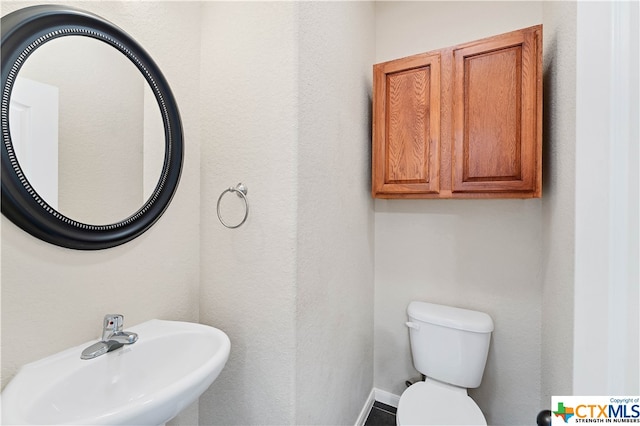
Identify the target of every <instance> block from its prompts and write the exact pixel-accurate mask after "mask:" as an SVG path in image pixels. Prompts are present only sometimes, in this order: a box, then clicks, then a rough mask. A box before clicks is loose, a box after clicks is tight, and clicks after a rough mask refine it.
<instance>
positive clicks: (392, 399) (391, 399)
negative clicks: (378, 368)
mask: <svg viewBox="0 0 640 426" xmlns="http://www.w3.org/2000/svg"><path fill="white" fill-rule="evenodd" d="M373 391H374V393H375V400H376V401H378V402H382V403H383V404H387V405H390V406H392V407H395V408H398V402H400V397H399V396H398V395H395V394H392V393H391V392H387V391H383V390H381V389H376V388H373Z"/></svg>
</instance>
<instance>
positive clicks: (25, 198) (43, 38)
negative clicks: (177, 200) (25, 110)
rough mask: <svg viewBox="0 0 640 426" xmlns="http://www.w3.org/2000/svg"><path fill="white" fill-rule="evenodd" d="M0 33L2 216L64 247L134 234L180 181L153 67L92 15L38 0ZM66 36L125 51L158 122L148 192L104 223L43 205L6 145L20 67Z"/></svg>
mask: <svg viewBox="0 0 640 426" xmlns="http://www.w3.org/2000/svg"><path fill="white" fill-rule="evenodd" d="M1 32H2V44H1V56H2V63H1V70H2V71H1V73H2V86H1V88H2V105H1V115H0V120H1V126H2V144H0V145H1V147H2V163H1V164H2V172H1V173H2V214H4V215H5V216H6V217H7V218H9V219H10V220H11V221H12V222H13V223H14V224H16V225H17V226H19V227H20V228H22V229H23V230H24V231H26V232H28V233H30V234H31V235H33V236H34V237H36V238H39V239H41V240H43V241H46V242H48V243H51V244H55V245H58V246H61V247H66V248H71V249H78V250H98V249H105V248H110V247H114V246H117V245H120V244H123V243H125V242H127V241H130V240H132V239H134V238H136V237H138V236H139V235H141V234H142V233H143V232H145V231H146V230H147V229H149V228H150V227H151V226H152V225H153V224H154V223H155V222H156V221H157V220H158V219H159V218H160V216H161V215H162V214H163V213H164V211H165V210H166V208H167V207H168V205H169V203H170V202H171V199H172V198H173V195H174V193H175V191H176V189H177V186H178V182H179V181H180V174H181V171H182V163H183V154H184V142H183V135H182V122H181V119H180V113H179V111H178V106H177V104H176V101H175V98H174V97H173V94H172V92H171V89H170V88H169V84H168V83H167V81H166V79H165V78H164V76H163V75H162V73H161V71H160V69H159V68H158V66H157V65H156V64H155V62H154V61H153V59H151V57H150V56H149V55H148V54H147V53H146V51H145V50H144V49H143V48H142V47H141V46H140V45H139V44H138V43H137V42H136V41H135V40H134V39H133V38H132V37H130V36H129V35H128V34H126V33H125V32H124V31H123V30H121V29H120V28H118V27H116V26H115V25H113V24H112V23H110V22H109V21H106V20H105V19H103V18H101V17H99V16H97V15H94V14H92V13H89V12H86V11H82V10H79V9H75V8H71V7H65V6H58V5H55V6H54V5H43V6H32V7H27V8H24V9H20V10H16V11H15V12H12V13H10V14H8V15H6V16H4V17H2V23H1ZM67 35H81V36H87V37H92V38H95V39H98V40H100V41H103V42H105V43H108V44H110V45H111V46H113V47H115V48H116V49H117V50H118V51H120V52H121V53H122V54H124V55H125V56H127V58H129V59H130V60H131V62H133V64H134V65H135V66H136V67H137V68H138V70H140V72H141V73H142V75H143V77H144V78H145V80H146V81H147V83H148V84H149V86H150V87H151V90H152V91H153V93H154V95H155V98H156V100H157V102H158V105H159V107H160V113H161V115H162V121H163V123H164V132H165V157H164V164H163V167H162V174H161V177H160V180H159V181H158V184H157V186H156V188H155V190H154V192H153V194H152V195H151V196H150V197H149V199H148V200H147V201H146V203H145V204H144V205H143V206H142V207H141V208H140V209H139V210H138V211H137V212H136V213H134V214H133V215H132V216H130V217H128V218H126V219H124V220H122V221H120V222H117V223H113V224H109V225H90V224H85V223H81V222H77V221H75V220H73V219H72V218H68V217H66V216H64V215H62V214H60V213H59V212H58V211H56V210H55V209H53V208H52V207H51V206H49V205H48V204H47V203H46V202H45V201H44V200H43V199H42V198H41V197H40V196H39V195H38V193H37V192H36V191H35V190H34V189H33V188H32V187H31V185H30V184H29V181H28V178H27V177H26V176H25V175H24V174H23V172H22V169H21V168H20V165H19V164H18V161H17V160H16V156H15V153H14V151H13V145H12V142H11V134H10V132H9V99H10V96H11V90H12V88H13V84H14V82H15V78H16V76H17V74H18V71H19V70H20V67H21V66H22V64H24V61H25V60H26V59H27V58H28V57H29V55H30V54H31V53H33V52H34V51H35V50H36V49H37V47H38V46H40V45H41V44H43V43H46V42H47V41H50V40H53V39H55V38H58V37H64V36H67Z"/></svg>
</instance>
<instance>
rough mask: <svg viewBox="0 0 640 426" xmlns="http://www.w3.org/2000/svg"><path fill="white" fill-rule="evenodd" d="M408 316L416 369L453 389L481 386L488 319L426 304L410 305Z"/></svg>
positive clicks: (475, 314)
mask: <svg viewBox="0 0 640 426" xmlns="http://www.w3.org/2000/svg"><path fill="white" fill-rule="evenodd" d="M407 313H408V315H409V322H408V323H407V326H409V330H410V331H409V337H410V340H411V353H412V355H413V364H414V366H415V367H416V369H417V370H418V371H419V372H421V373H422V374H424V375H425V376H427V377H429V378H432V379H436V380H439V381H441V382H445V383H449V384H452V385H455V386H459V387H463V388H477V387H478V386H480V382H481V381H482V374H483V372H484V367H485V364H486V362H487V354H488V353H489V342H490V339H491V332H492V331H493V321H492V320H491V317H490V316H489V315H487V314H485V313H483V312H477V311H471V310H468V309H461V308H454V307H451V306H444V305H437V304H434V303H426V302H411V303H410V304H409V307H408V308H407Z"/></svg>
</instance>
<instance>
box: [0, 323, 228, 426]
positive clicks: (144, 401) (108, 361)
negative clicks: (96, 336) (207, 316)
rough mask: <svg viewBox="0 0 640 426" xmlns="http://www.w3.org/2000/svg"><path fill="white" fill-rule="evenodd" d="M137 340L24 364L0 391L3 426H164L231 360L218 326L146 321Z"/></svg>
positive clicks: (139, 327)
mask: <svg viewBox="0 0 640 426" xmlns="http://www.w3.org/2000/svg"><path fill="white" fill-rule="evenodd" d="M127 331H132V332H135V333H138V336H139V338H138V341H137V342H136V343H134V344H132V345H126V346H124V347H122V348H120V349H116V350H115V351H113V352H109V353H107V354H105V355H102V356H99V357H97V358H95V359H91V360H82V359H80V353H81V352H82V350H83V349H84V348H86V347H87V346H89V345H91V344H92V343H95V342H96V341H97V340H96V341H92V342H87V343H85V344H83V345H80V346H77V347H75V348H72V349H68V350H66V351H63V352H60V353H58V354H55V355H52V356H49V357H47V358H44V359H42V360H40V361H36V362H33V363H31V364H27V365H25V366H23V367H22V368H21V369H20V371H19V372H18V374H17V375H16V376H15V377H14V378H13V380H12V381H11V382H10V383H9V384H8V385H7V387H6V388H5V390H4V391H3V392H2V424H38V425H42V424H67V425H77V424H83V425H89V424H91V425H99V424H110V425H118V424H119V425H161V424H163V423H165V422H167V421H169V420H171V419H172V418H173V417H175V416H176V415H177V414H178V413H179V412H180V411H182V410H183V409H184V408H186V407H187V406H188V405H189V404H191V403H192V402H194V401H195V400H196V399H197V398H198V397H199V396H200V395H202V393H203V392H204V391H205V390H206V389H207V388H208V387H209V386H210V385H211V383H213V381H214V380H215V379H216V377H218V374H220V371H222V369H223V367H224V365H225V363H226V362H227V358H228V357H229V350H230V347H231V345H230V342H229V338H228V337H227V335H226V334H225V333H224V332H222V331H221V330H218V329H217V328H213V327H209V326H206V325H202V324H194V323H188V322H179V321H163V320H155V319H154V320H151V321H147V322H145V323H142V324H139V325H137V326H135V327H127Z"/></svg>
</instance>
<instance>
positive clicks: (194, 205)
mask: <svg viewBox="0 0 640 426" xmlns="http://www.w3.org/2000/svg"><path fill="white" fill-rule="evenodd" d="M71 3H72V4H73V5H74V6H76V7H79V8H84V9H86V10H90V11H93V12H94V13H97V14H98V15H100V16H103V17H105V18H106V19H108V20H110V21H112V22H114V23H116V25H118V26H119V27H121V28H123V29H124V30H125V31H127V32H128V33H129V34H130V35H132V36H133V37H134V38H135V39H136V40H138V41H139V42H140V44H142V45H143V46H144V47H145V49H146V50H147V52H149V54H150V55H151V56H152V57H153V58H154V60H155V61H156V62H157V63H158V65H159V66H160V68H161V69H162V71H163V73H164V75H165V77H166V78H167V80H168V81H169V84H170V85H171V88H172V90H173V93H174V95H175V97H176V99H177V102H178V105H179V107H180V112H181V115H182V123H183V126H184V137H185V145H186V154H185V155H186V156H185V161H184V170H183V173H182V178H181V182H180V185H179V187H178V191H177V193H176V195H175V197H174V198H173V201H172V203H171V205H170V206H169V208H168V209H167V211H166V212H165V213H164V215H163V216H162V218H160V220H159V221H158V222H157V223H156V224H155V225H154V226H153V227H152V228H151V229H149V230H148V231H147V232H146V233H145V234H143V235H142V236H140V237H139V238H136V239H135V240H133V241H132V242H130V243H127V244H125V245H122V246H119V247H115V248H111V249H107V250H99V251H76V250H69V249H64V248H60V247H57V246H53V245H50V244H47V243H45V242H42V241H40V240H37V239H35V238H34V237H31V236H30V235H28V234H26V233H25V232H24V231H22V230H20V229H18V228H17V227H16V226H15V225H13V223H11V222H10V221H8V220H7V219H6V218H5V217H4V216H3V217H2V236H1V247H2V384H3V386H4V385H5V384H6V383H7V382H8V381H9V380H10V379H11V378H12V377H13V375H14V374H15V372H16V371H17V369H18V367H19V366H21V365H22V364H25V363H28V362H30V361H34V360H36V359H39V358H42V357H44V356H47V355H50V354H53V353H55V352H58V351H60V350H63V349H66V348H68V347H71V346H75V345H79V344H82V343H83V342H86V341H89V340H92V339H95V338H96V337H98V336H99V335H100V332H101V328H102V317H103V315H104V314H105V313H110V312H118V313H122V314H124V315H125V327H126V326H127V325H134V324H137V323H140V322H143V321H146V320H148V319H151V318H163V319H177V320H189V321H197V320H198V285H199V282H200V275H199V271H200V268H199V238H200V237H199V235H200V233H199V231H200V228H199V221H200V211H199V206H200V172H199V170H200V153H199V143H200V128H199V121H198V108H199V104H198V102H197V99H198V96H199V87H198V84H197V82H198V80H199V67H198V65H199V63H200V52H199V50H198V49H186V48H185V46H190V45H192V44H193V43H194V40H198V38H199V32H198V28H197V26H194V25H193V22H197V21H198V19H199V16H200V5H199V4H197V3H173V2H87V3H80V2H71ZM27 5H29V3H25V2H16V3H13V2H5V1H3V2H2V9H1V11H2V15H5V14H6V13H9V12H10V11H12V10H15V9H17V8H20V7H24V6H27ZM185 73H189V75H190V76H191V77H190V78H185Z"/></svg>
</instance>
